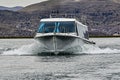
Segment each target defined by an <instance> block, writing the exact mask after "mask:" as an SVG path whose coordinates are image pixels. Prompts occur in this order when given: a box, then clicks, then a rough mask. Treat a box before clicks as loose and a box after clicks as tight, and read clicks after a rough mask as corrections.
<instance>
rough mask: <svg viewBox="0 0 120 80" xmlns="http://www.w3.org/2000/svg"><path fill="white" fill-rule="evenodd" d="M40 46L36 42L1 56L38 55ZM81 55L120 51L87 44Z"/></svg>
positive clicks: (119, 51) (4, 52)
mask: <svg viewBox="0 0 120 80" xmlns="http://www.w3.org/2000/svg"><path fill="white" fill-rule="evenodd" d="M40 45H42V44H40V43H39V42H37V41H36V42H35V43H33V44H30V45H23V46H21V47H20V48H17V49H12V50H6V51H3V53H2V54H1V55H20V56H24V55H37V54H38V53H40V51H41V50H40V47H41V46H40ZM81 53H82V54H83V53H84V54H89V55H91V54H115V53H120V50H119V49H111V48H109V47H107V48H102V49H101V48H99V47H98V46H96V45H88V44H87V45H84V46H82V52H80V53H77V54H81ZM73 54H74V53H73ZM75 54H76V53H75Z"/></svg>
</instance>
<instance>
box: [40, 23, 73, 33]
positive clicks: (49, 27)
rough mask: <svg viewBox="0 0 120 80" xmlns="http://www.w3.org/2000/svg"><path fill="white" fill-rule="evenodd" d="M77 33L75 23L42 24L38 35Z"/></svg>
mask: <svg viewBox="0 0 120 80" xmlns="http://www.w3.org/2000/svg"><path fill="white" fill-rule="evenodd" d="M72 32H75V22H74V21H67V22H41V23H40V25H39V29H38V33H72Z"/></svg>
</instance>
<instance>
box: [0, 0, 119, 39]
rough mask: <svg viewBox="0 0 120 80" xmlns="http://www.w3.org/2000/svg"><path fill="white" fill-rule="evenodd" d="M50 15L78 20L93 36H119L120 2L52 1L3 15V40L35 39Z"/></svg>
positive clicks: (1, 25)
mask: <svg viewBox="0 0 120 80" xmlns="http://www.w3.org/2000/svg"><path fill="white" fill-rule="evenodd" d="M50 15H51V16H53V17H69V18H70V17H71V18H76V19H78V20H79V21H81V22H82V23H83V24H85V25H87V26H88V27H89V32H90V35H91V36H112V35H116V34H118V35H120V1H119V0H49V1H45V2H42V3H38V4H33V5H30V6H27V7H25V8H23V9H21V10H19V11H18V12H13V11H0V30H1V32H0V36H29V37H30V36H34V34H35V31H36V30H37V27H38V24H39V20H40V19H41V18H48V17H50Z"/></svg>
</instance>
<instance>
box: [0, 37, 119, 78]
mask: <svg viewBox="0 0 120 80" xmlns="http://www.w3.org/2000/svg"><path fill="white" fill-rule="evenodd" d="M90 40H92V41H95V42H96V46H94V47H89V46H88V47H86V50H85V51H84V53H85V54H78V55H62V56H57V55H55V56H37V55H33V56H31V54H36V53H37V51H38V49H37V46H38V45H36V44H34V43H35V42H36V41H34V40H33V39H1V40H0V53H1V56H0V80H120V38H92V39H90ZM29 54H30V55H29Z"/></svg>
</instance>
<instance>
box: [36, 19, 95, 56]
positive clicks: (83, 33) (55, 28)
mask: <svg viewBox="0 0 120 80" xmlns="http://www.w3.org/2000/svg"><path fill="white" fill-rule="evenodd" d="M35 39H36V40H38V42H39V43H40V44H41V47H40V53H43V54H44V53H54V54H61V53H62V54H63V53H64V54H67V53H73V54H74V53H79V52H82V46H83V45H85V44H91V45H92V44H95V43H94V42H92V41H89V35H88V28H87V26H86V25H83V24H82V23H80V22H79V21H77V20H76V19H71V18H48V19H41V20H40V25H39V28H38V32H37V33H36V36H35Z"/></svg>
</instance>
